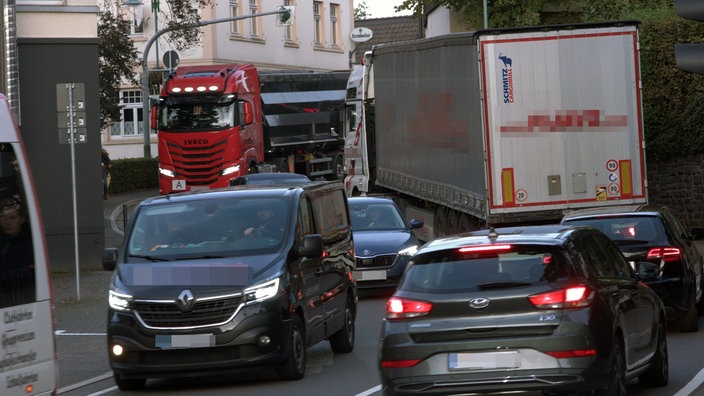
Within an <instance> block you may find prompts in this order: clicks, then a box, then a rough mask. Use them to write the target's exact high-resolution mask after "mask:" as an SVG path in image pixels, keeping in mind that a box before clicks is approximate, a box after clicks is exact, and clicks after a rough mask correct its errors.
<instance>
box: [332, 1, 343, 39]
mask: <svg viewBox="0 0 704 396" xmlns="http://www.w3.org/2000/svg"><path fill="white" fill-rule="evenodd" d="M339 19H340V5H339V4H332V3H330V36H331V37H330V43H331V45H332V46H333V47H339V46H340V36H341V32H340V23H339V22H338V21H339Z"/></svg>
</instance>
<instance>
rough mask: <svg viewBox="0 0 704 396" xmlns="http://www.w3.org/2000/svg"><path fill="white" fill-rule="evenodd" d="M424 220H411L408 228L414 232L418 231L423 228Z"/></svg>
mask: <svg viewBox="0 0 704 396" xmlns="http://www.w3.org/2000/svg"><path fill="white" fill-rule="evenodd" d="M423 224H425V223H423V220H418V219H411V221H409V222H408V226H409V228H410V229H412V230H416V229H418V228H423Z"/></svg>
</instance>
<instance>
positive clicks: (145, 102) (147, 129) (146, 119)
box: [141, 7, 291, 158]
mask: <svg viewBox="0 0 704 396" xmlns="http://www.w3.org/2000/svg"><path fill="white" fill-rule="evenodd" d="M290 12H291V10H290V9H288V8H284V7H282V8H279V9H278V10H276V11H269V12H262V13H260V14H250V15H242V16H237V17H230V18H220V19H213V20H209V21H200V22H198V23H193V24H189V25H182V26H172V27H167V28H164V29H161V30H159V31H158V32H156V33H154V35H153V36H152V37H151V38H150V39H149V41H147V44H146V45H145V47H144V53H143V54H142V79H141V80H142V133H143V135H144V158H151V157H152V154H151V151H152V149H151V125H150V120H151V117H150V111H151V103H150V99H149V68H148V64H147V58H148V56H149V49H150V48H151V47H152V45H153V44H154V42H155V41H156V40H157V39H158V38H159V36H161V35H163V34H165V33H168V32H171V31H174V30H184V29H192V28H197V27H201V26H207V25H213V24H215V23H223V22H233V21H238V20H241V19H249V18H256V17H260V16H266V15H279V14H280V15H282V16H288V17H290ZM158 62H159V60H158V59H157V63H158Z"/></svg>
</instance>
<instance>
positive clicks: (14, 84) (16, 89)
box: [2, 0, 21, 124]
mask: <svg viewBox="0 0 704 396" xmlns="http://www.w3.org/2000/svg"><path fill="white" fill-rule="evenodd" d="M16 13H17V10H16V2H15V0H6V1H5V4H4V7H3V9H2V24H3V26H6V28H5V32H4V33H5V34H4V36H3V37H2V38H3V42H2V50H3V54H2V56H3V60H4V66H5V68H4V70H3V72H4V73H5V75H4V76H3V80H4V81H3V85H4V88H5V92H4V94H5V96H7V100H8V101H9V102H10V108H12V111H13V112H14V113H15V119H16V120H17V123H18V124H19V123H20V120H21V118H20V78H19V64H18V63H19V59H18V54H17V23H16V22H17V15H16Z"/></svg>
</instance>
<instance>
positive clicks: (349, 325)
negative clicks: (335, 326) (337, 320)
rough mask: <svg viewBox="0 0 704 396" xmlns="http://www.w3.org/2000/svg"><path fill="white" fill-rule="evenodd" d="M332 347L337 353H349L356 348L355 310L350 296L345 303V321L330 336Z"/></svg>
mask: <svg viewBox="0 0 704 396" xmlns="http://www.w3.org/2000/svg"><path fill="white" fill-rule="evenodd" d="M330 348H331V349H332V351H333V352H335V353H349V352H352V349H353V348H354V311H353V310H352V304H351V303H350V298H349V297H348V298H347V303H346V304H345V323H344V325H343V326H342V328H341V329H340V330H338V331H337V332H336V333H335V334H333V335H332V337H330Z"/></svg>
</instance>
